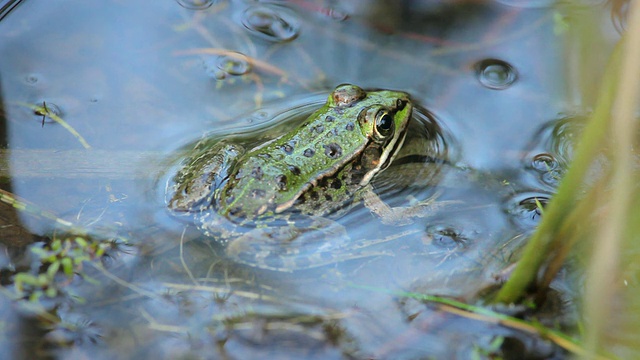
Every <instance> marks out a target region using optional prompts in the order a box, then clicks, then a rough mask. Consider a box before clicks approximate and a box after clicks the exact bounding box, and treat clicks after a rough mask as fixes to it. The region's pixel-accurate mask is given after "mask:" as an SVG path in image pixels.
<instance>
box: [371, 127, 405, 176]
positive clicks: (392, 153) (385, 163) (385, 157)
mask: <svg viewBox="0 0 640 360" xmlns="http://www.w3.org/2000/svg"><path fill="white" fill-rule="evenodd" d="M408 129H409V127H408V126H405V128H404V129H403V130H402V133H401V134H400V136H398V137H397V138H396V141H395V143H394V144H390V145H391V147H389V145H387V148H386V151H384V152H383V153H382V155H380V162H381V163H382V165H380V166H379V167H377V168H375V169H373V170H371V171H369V172H368V173H366V174H365V175H364V176H363V177H362V180H360V186H365V185H367V184H368V183H369V182H371V179H372V178H373V176H375V174H377V173H378V172H379V171H382V170H385V169H386V168H388V167H389V165H391V163H392V162H393V159H394V158H395V157H396V155H397V154H398V152H399V150H400V148H402V145H403V144H404V139H405V138H406V137H407V130H408Z"/></svg>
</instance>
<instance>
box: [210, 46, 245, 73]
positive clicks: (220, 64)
mask: <svg viewBox="0 0 640 360" xmlns="http://www.w3.org/2000/svg"><path fill="white" fill-rule="evenodd" d="M216 67H217V68H218V69H219V70H220V71H221V72H223V73H226V74H229V75H234V76H238V75H244V74H246V73H248V72H249V71H251V64H250V63H249V59H248V58H247V57H246V56H245V55H243V54H241V53H238V52H230V53H228V54H225V55H220V56H219V57H218V59H217V60H216Z"/></svg>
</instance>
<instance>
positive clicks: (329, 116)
mask: <svg viewBox="0 0 640 360" xmlns="http://www.w3.org/2000/svg"><path fill="white" fill-rule="evenodd" d="M335 119H336V118H334V117H333V116H331V115H327V117H325V118H324V121H326V122H333V121H334V120H335Z"/></svg>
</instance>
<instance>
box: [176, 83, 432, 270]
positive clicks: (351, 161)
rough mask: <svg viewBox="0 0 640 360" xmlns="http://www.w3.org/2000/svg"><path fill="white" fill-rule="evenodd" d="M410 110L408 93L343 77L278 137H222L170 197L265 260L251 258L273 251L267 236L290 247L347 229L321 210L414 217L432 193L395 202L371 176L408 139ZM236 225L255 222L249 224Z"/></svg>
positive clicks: (209, 229)
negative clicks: (251, 143) (365, 86)
mask: <svg viewBox="0 0 640 360" xmlns="http://www.w3.org/2000/svg"><path fill="white" fill-rule="evenodd" d="M412 109H413V106H412V104H411V102H410V100H409V96H408V95H407V94H406V93H403V92H395V91H371V92H365V91H364V90H362V89H361V88H359V87H357V86H354V85H340V86H338V87H337V88H336V89H335V90H334V91H333V92H332V93H331V95H330V96H329V98H328V101H327V103H326V104H325V105H324V106H323V107H322V108H320V109H319V110H317V111H316V112H314V113H313V114H312V115H311V116H309V118H307V119H306V120H305V121H304V122H303V123H302V124H301V125H300V126H298V127H297V128H296V129H294V130H292V131H290V132H288V133H286V134H284V135H282V136H280V137H278V138H276V139H274V140H271V141H267V142H265V143H264V144H261V145H259V146H257V147H255V148H253V149H251V150H248V151H247V150H245V149H244V148H243V147H242V146H241V145H239V144H235V143H230V142H226V141H221V142H218V143H217V144H216V145H214V146H211V147H210V148H209V149H206V150H205V151H204V152H201V153H200V154H199V155H198V156H196V157H192V158H191V159H189V160H188V161H187V162H186V163H185V165H184V167H183V168H182V169H181V170H180V172H179V173H178V174H177V175H176V177H175V178H174V179H173V181H174V182H175V184H173V185H170V186H169V188H168V190H169V191H168V193H167V202H168V206H169V208H170V209H171V211H172V212H174V213H177V214H179V213H193V214H195V217H196V220H197V222H198V227H199V228H200V229H202V230H203V231H204V232H205V234H207V235H216V236H217V237H218V238H219V239H221V240H223V241H229V244H228V248H227V255H229V256H231V257H234V258H237V259H240V258H242V259H241V261H242V262H245V263H250V264H251V265H254V266H258V267H266V268H270V266H261V265H260V264H259V261H256V262H252V261H251V258H252V257H256V256H260V257H262V258H266V257H269V256H273V254H272V253H270V252H271V250H264V249H266V248H264V247H261V245H262V244H263V243H267V242H274V241H275V242H278V246H281V247H286V246H287V243H286V242H287V241H291V240H292V239H295V238H296V237H297V236H298V235H299V234H300V233H303V232H305V231H307V230H312V229H322V228H329V227H330V228H332V230H331V231H334V232H336V231H337V232H340V231H339V230H335V229H336V225H328V223H330V221H329V220H326V219H324V218H322V216H324V215H327V214H330V213H332V212H335V211H336V210H340V209H342V208H344V207H345V206H346V205H348V204H349V203H350V202H351V201H353V200H354V199H357V200H364V204H365V206H367V207H368V208H370V209H371V210H372V211H374V212H375V213H376V214H378V215H380V216H381V217H382V218H383V219H390V220H389V222H392V223H405V224H406V223H407V219H408V218H409V217H411V216H419V214H418V213H419V212H421V213H425V212H426V209H427V208H428V205H429V204H430V203H431V199H429V200H427V201H425V202H424V203H421V204H420V206H419V207H420V208H421V209H420V210H421V211H416V210H415V209H414V208H389V207H388V206H387V205H386V204H384V203H383V202H382V201H381V200H380V199H379V198H378V196H377V195H376V194H375V193H374V192H373V189H372V187H371V185H370V181H371V179H372V178H373V177H374V175H376V173H378V172H380V171H382V170H384V169H385V168H387V166H388V165H389V164H390V163H391V161H392V160H393V158H394V156H395V155H396V153H397V152H398V150H399V149H400V148H401V147H402V143H403V142H404V139H405V135H406V130H407V127H408V123H409V119H410V118H411V113H412ZM292 213H299V214H304V216H298V217H299V218H301V219H304V220H305V221H306V225H304V226H302V227H301V226H300V222H296V223H294V222H293V221H292V219H293V217H291V214H292ZM303 222H304V221H303ZM230 224H233V226H231V225H230ZM237 225H248V226H252V227H255V228H256V229H254V230H253V231H249V232H247V231H245V232H244V233H242V232H238V231H236V230H237ZM303 227H304V228H305V229H302V228H303ZM301 229H302V230H301ZM325 230H326V229H325ZM256 231H258V232H259V234H258V233H256ZM341 233H342V234H344V233H345V232H344V229H342V230H341ZM334 235H335V234H334ZM274 247H275V246H274ZM247 252H252V253H253V254H247ZM278 252H280V253H283V252H288V250H287V249H280V250H278ZM296 260H297V261H299V260H300V259H296ZM306 261H307V260H306ZM283 266H286V264H283Z"/></svg>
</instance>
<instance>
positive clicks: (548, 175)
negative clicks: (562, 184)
mask: <svg viewBox="0 0 640 360" xmlns="http://www.w3.org/2000/svg"><path fill="white" fill-rule="evenodd" d="M531 167H532V168H533V169H534V170H536V171H537V172H538V173H540V178H541V180H542V181H543V182H544V183H546V184H547V185H551V186H556V185H558V182H559V181H560V178H562V175H563V169H562V168H561V166H560V163H559V162H558V160H556V158H555V157H554V156H553V155H551V154H548V153H542V154H537V155H535V156H534V157H533V159H532V160H531Z"/></svg>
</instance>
